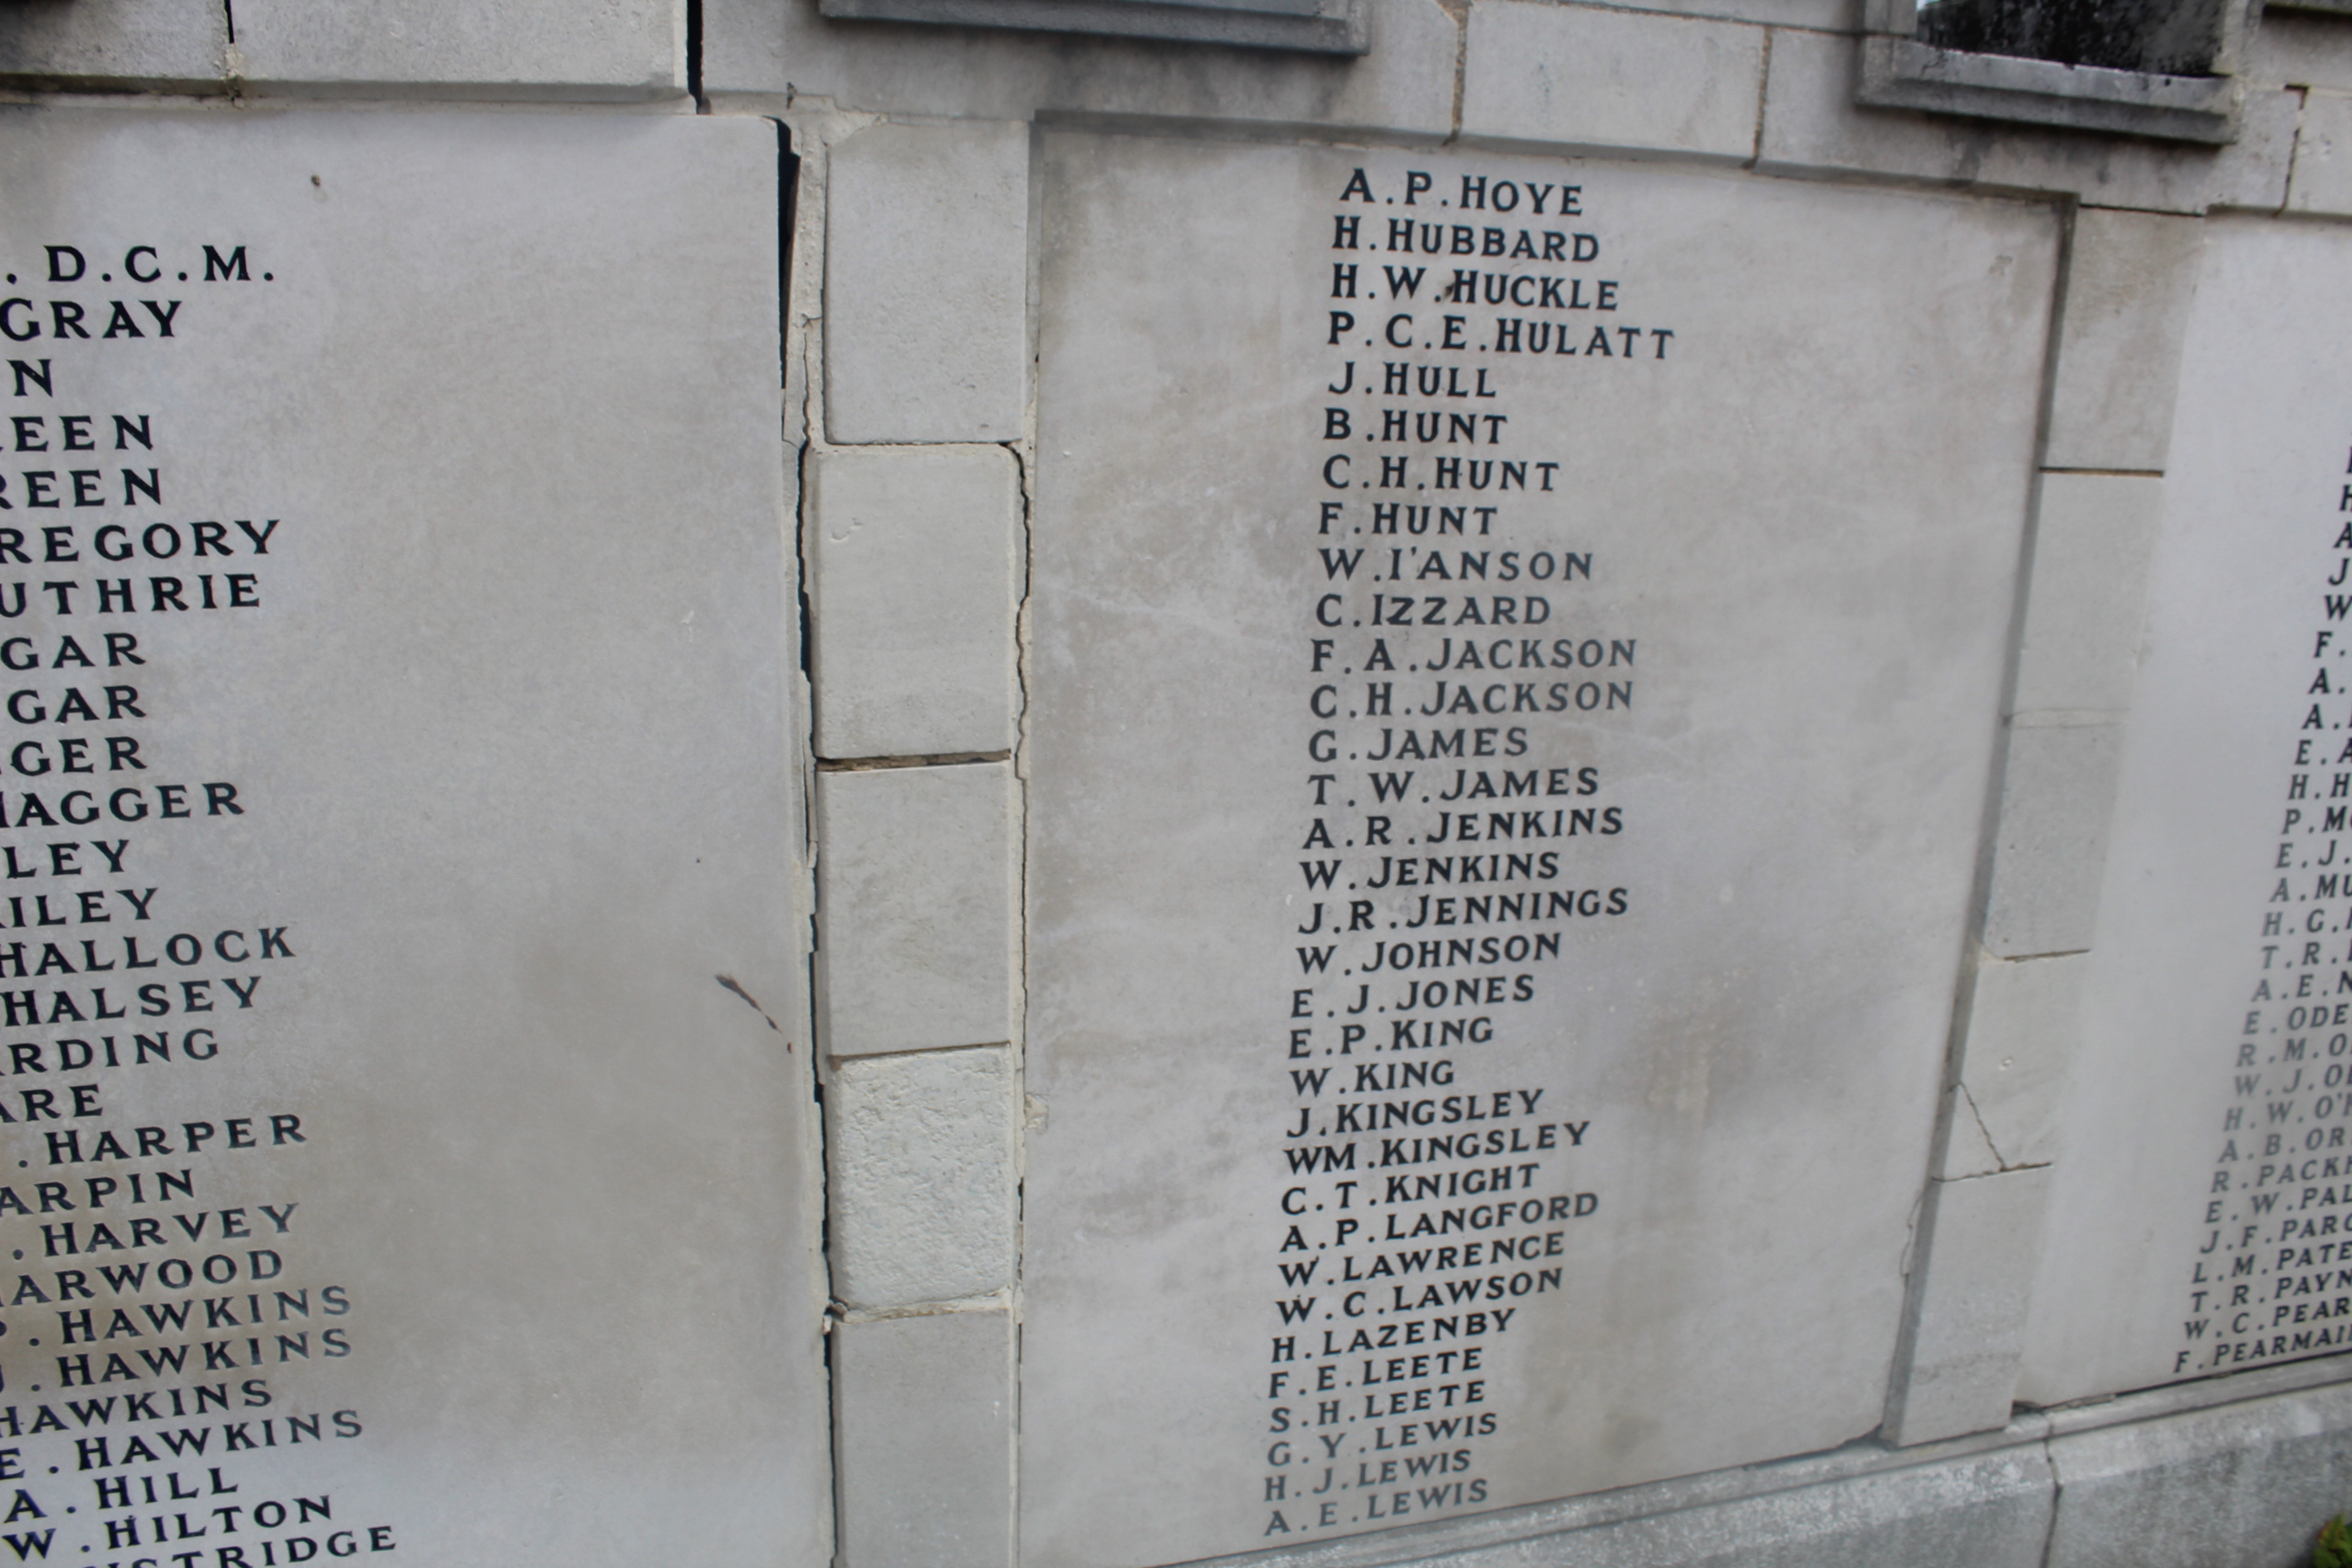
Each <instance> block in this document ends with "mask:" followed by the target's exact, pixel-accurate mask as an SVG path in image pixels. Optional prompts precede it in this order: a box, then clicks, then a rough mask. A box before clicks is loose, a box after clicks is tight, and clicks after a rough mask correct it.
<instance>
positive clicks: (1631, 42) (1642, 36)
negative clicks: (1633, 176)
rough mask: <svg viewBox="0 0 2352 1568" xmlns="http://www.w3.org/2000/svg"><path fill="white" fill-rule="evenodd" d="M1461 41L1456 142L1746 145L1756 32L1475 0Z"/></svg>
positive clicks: (1757, 76) (1750, 136) (1711, 149)
mask: <svg viewBox="0 0 2352 1568" xmlns="http://www.w3.org/2000/svg"><path fill="white" fill-rule="evenodd" d="M1465 49H1466V52H1465V56H1464V66H1463V85H1462V133H1463V136H1464V137H1465V139H1467V140H1470V141H1474V142H1487V143H1490V144H1498V145H1513V144H1517V145H1528V144H1537V145H1542V146H1546V147H1563V148H1587V147H1590V148H1609V149H1612V150H1617V151H1632V152H1660V153H1682V154H1696V155H1699V156H1702V157H1713V158H1721V159H1725V160H1728V161H1734V162H1737V161H1744V160H1746V159H1747V158H1748V157H1750V156H1752V155H1753V154H1754V153H1755V150H1756V121H1757V105H1758V103H1759V94H1760V89H1761V87H1762V84H1763V77H1764V33H1763V30H1762V29H1761V28H1759V27H1752V26H1741V25H1739V24H1738V23H1732V22H1712V21H1698V20H1694V19H1691V18H1688V17H1678V16H1655V15H1652V14H1649V13H1644V12H1635V11H1611V10H1602V9H1600V8H1598V7H1595V6H1590V5H1549V4H1538V3H1531V0H1478V3H1477V4H1476V5H1473V6H1472V7H1471V9H1470V23H1469V38H1468V41H1467V44H1466V46H1465Z"/></svg>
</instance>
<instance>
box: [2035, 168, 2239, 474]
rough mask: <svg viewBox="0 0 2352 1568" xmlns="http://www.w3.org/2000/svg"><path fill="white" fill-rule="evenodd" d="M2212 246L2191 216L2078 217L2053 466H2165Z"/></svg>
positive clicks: (2053, 427) (2090, 212)
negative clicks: (2206, 249) (2204, 254)
mask: <svg viewBox="0 0 2352 1568" xmlns="http://www.w3.org/2000/svg"><path fill="white" fill-rule="evenodd" d="M2203 245H2204V225H2203V224H2202V223H2201V222H2200V221H2199V220H2197V219H2195V218H2191V217H2169V216H2161V215H2158V214H2154V213H2144V212H2118V211H2111V210H2108V209H2105V208H2100V207H2085V208H2084V209H2083V210H2082V211H2081V212H2079V213H2077V214H2076V215H2075V218H2074V248H2073V253H2072V258H2071V260H2070V261H2069V263H2068V266H2067V274H2066V306H2065V317H2064V320H2063V323H2062V324H2061V326H2060V329H2059V335H2058V368H2057V379H2056V382H2055V384H2053V387H2052V391H2051V404H2050V438H2049V441H2048V444H2047V446H2046V447H2045V450H2044V454H2043V457H2042V466H2043V467H2044V468H2110V469H2126V470H2133V471H2158V470H2161V469H2162V468H2163V467H2164V461H2165V454H2166V452H2167V450H2168V447H2169V446H2170V443H2171V438H2172V400H2173V392H2174V388H2175V386H2176V385H2177V384H2179V377H2180V347H2181V342H2182V337H2183V335H2184V333H2185V332H2186V331H2187V330H2188V325H2189V300H2190V299H2191V297H2192V296H2193V295H2194V294H2195V292H2196V287H2197V267H2198V257H2199V253H2200V249H2201V248H2202V247H2203Z"/></svg>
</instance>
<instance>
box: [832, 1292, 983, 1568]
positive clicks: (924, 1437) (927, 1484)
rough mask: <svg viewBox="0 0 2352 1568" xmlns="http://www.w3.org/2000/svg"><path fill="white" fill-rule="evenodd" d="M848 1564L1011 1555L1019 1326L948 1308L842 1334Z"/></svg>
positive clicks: (943, 1564)
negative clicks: (1016, 1337) (1015, 1343)
mask: <svg viewBox="0 0 2352 1568" xmlns="http://www.w3.org/2000/svg"><path fill="white" fill-rule="evenodd" d="M833 1354H834V1397H835V1405H834V1433H835V1456H836V1459H837V1462H838V1465H839V1474H840V1477H841V1483H840V1487H839V1489H838V1494H837V1495H838V1506H839V1509H840V1541H841V1560H840V1561H841V1568H1003V1564H1006V1563H1010V1562H1011V1561H1012V1556H1013V1324H1012V1321H1011V1319H1010V1317H1009V1316H1008V1314H1006V1313H1003V1312H947V1313H940V1314H937V1315H934V1316H929V1317H919V1318H884V1319H880V1320H878V1321H871V1322H852V1323H843V1324H840V1325H839V1326H837V1327H836V1328H835V1330H834V1333H833Z"/></svg>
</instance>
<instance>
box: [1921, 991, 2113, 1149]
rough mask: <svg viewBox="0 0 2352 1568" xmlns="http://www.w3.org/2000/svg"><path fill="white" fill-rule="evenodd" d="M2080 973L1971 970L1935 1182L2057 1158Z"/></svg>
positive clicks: (2077, 1023) (2077, 1027)
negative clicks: (1950, 1115)
mask: <svg viewBox="0 0 2352 1568" xmlns="http://www.w3.org/2000/svg"><path fill="white" fill-rule="evenodd" d="M2089 963H2090V961H2089V960H2088V959H2087V958H2085V957H2084V956H2083V955H2081V954H2079V953H2076V954H2072V955H2069V956H2067V957H2063V958H2021V959H2006V958H1985V959H1982V960H1981V961H1980V962H1979V965H1978V968H1977V972H1976V985H1975V990H1974V992H1973V994H1972V997H1971V1000H1970V1002H1969V1023H1968V1037H1967V1039H1966V1040H1965V1041H1964V1042H1963V1044H1962V1046H1961V1056H1960V1082H1959V1086H1958V1088H1957V1089H1954V1090H1953V1093H1954V1094H1955V1095H1956V1096H1958V1097H1960V1103H1959V1104H1958V1105H1957V1106H1956V1107H1955V1121H1954V1123H1953V1126H1954V1135H1953V1138H1952V1140H1951V1142H1950V1144H1949V1146H1948V1148H1947V1150H1946V1152H1945V1156H1944V1164H1943V1169H1942V1170H1941V1171H1940V1172H1939V1174H1941V1175H1942V1176H1943V1177H1944V1178H1945V1179H1947V1180H1951V1179H1955V1178H1958V1177H1960V1176H1973V1175H1982V1174H1985V1173H1988V1172H1991V1171H2000V1170H2006V1169H2011V1168H2013V1167H2016V1166H2020V1165H2042V1164H2047V1163H2050V1162H2051V1161H2053V1160H2054V1159H2056V1158H2057V1157H2058V1154H2059V1152H2060V1146H2061V1139H2060V1136H2059V1126H2060V1121H2059V1111H2060V1110H2061V1108H2062V1102H2063V1096H2064V1094H2065V1089H2066V1080H2067V1069H2068V1068H2069V1066H2070V1065H2071V1064H2072V1063H2073V1061H2074V1046H2075V1042H2076V1040H2077V1039H2078V1038H2079V1037H2080V1035H2081V1017H2080V1008H2081V1005H2082V997H2083V978H2084V972H2085V970H2086V969H2087V968H2088V967H2089ZM1969 1151H1972V1152H1973V1153H1974V1158H1969V1156H1968V1153H1967V1152H1969Z"/></svg>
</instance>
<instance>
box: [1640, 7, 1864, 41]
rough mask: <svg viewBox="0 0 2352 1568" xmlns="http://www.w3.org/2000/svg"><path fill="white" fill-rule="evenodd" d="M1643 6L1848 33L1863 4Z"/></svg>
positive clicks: (1856, 23)
mask: <svg viewBox="0 0 2352 1568" xmlns="http://www.w3.org/2000/svg"><path fill="white" fill-rule="evenodd" d="M1644 9H1646V10H1655V11H1665V12H1671V13H1673V14H1674V15H1676V16H1707V17H1712V18H1714V19H1715V20H1717V21H1721V22H1753V23H1756V24H1758V25H1759V26H1769V27H1804V28H1809V29H1811V30H1812V31H1814V32H1822V33H1851V32H1853V30H1854V29H1855V28H1856V27H1857V26H1860V25H1861V21H1862V11H1863V5H1862V0H1661V3H1660V4H1658V5H1654V6H1645V7H1644Z"/></svg>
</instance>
